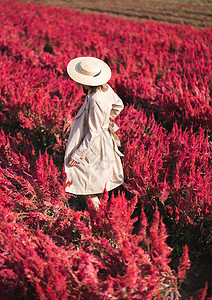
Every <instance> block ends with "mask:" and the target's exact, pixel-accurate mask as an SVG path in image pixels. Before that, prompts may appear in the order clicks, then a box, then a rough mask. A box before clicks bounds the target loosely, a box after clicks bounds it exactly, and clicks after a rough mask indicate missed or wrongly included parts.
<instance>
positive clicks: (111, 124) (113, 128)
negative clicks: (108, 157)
mask: <svg viewBox="0 0 212 300" xmlns="http://www.w3.org/2000/svg"><path fill="white" fill-rule="evenodd" d="M102 129H103V130H108V131H109V132H110V134H111V135H112V136H113V138H114V140H115V142H116V145H117V146H118V147H120V146H121V142H120V139H119V137H118V135H117V134H116V133H115V131H117V130H118V129H119V127H118V126H117V125H116V123H115V122H109V123H107V124H105V125H103V126H102Z"/></svg>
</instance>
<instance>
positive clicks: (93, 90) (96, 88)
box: [89, 83, 108, 94]
mask: <svg viewBox="0 0 212 300" xmlns="http://www.w3.org/2000/svg"><path fill="white" fill-rule="evenodd" d="M107 90H108V85H107V84H106V83H105V84H102V85H98V86H90V89H89V93H91V94H93V93H96V92H97V91H102V92H106V91H107Z"/></svg>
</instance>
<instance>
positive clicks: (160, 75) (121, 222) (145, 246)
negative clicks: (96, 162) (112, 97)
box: [0, 1, 212, 299]
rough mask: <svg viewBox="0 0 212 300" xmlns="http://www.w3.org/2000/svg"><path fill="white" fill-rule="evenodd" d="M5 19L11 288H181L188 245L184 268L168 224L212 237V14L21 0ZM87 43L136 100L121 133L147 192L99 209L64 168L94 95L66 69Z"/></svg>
mask: <svg viewBox="0 0 212 300" xmlns="http://www.w3.org/2000/svg"><path fill="white" fill-rule="evenodd" d="M0 23H1V26H0V57H1V59H0V126H1V129H3V130H2V131H1V136H0V183H1V191H0V196H1V198H0V199H1V200H0V205H1V211H2V214H1V225H0V232H1V237H0V243H1V258H0V267H1V270H0V289H1V291H2V297H3V299H8V298H10V299H17V297H19V298H24V297H25V298H28V299H29V298H32V297H35V298H36V297H37V298H39V299H58V298H59V299H67V298H70V297H71V298H72V299H111V298H113V299H120V298H122V299H152V298H153V297H157V298H158V299H159V298H162V299H163V298H164V297H165V298H166V299H168V297H169V298H170V299H173V297H174V299H177V298H178V297H180V295H179V285H180V284H181V282H182V281H183V280H184V279H185V277H186V269H187V268H188V267H189V259H188V248H187V247H185V248H184V252H183V257H182V259H181V261H180V265H179V268H178V271H177V273H175V272H174V271H173V270H172V269H171V267H170V263H171V261H170V254H171V249H170V247H169V246H168V244H167V241H166V238H167V236H168V235H169V237H168V238H169V245H172V246H175V243H176V240H175V238H176V236H177V234H179V232H180V233H183V230H184V231H186V232H187V240H186V243H188V244H189V245H191V246H192V245H193V244H195V245H194V247H196V246H197V248H198V247H200V246H201V247H202V248H204V249H206V250H207V246H208V244H209V242H210V235H209V234H210V232H211V219H212V216H211V211H212V203H211V199H212V197H211V194H212V191H211V190H212V187H211V176H212V169H211V136H210V134H211V128H212V117H211V116H212V111H211V90H212V77H211V74H212V73H211V65H212V64H211V52H212V48H211V30H210V28H209V29H203V28H201V29H197V28H196V29H195V28H192V27H190V26H189V27H188V26H185V25H170V24H162V23H156V22H143V23H138V22H134V21H126V20H123V19H120V18H116V19H113V18H111V17H108V16H105V15H104V16H103V15H102V16H98V15H93V16H92V18H91V17H90V16H89V15H85V14H81V13H79V12H76V11H70V10H68V9H65V8H57V7H48V6H38V5H34V4H29V3H28V4H24V3H20V2H15V1H2V2H1V3H0ZM77 56H95V57H99V58H100V59H103V60H104V61H105V62H107V63H108V64H109V65H110V67H111V69H112V73H113V76H112V79H111V81H110V84H111V86H112V87H113V88H114V89H115V91H116V92H117V93H118V94H119V96H120V97H121V98H122V99H123V101H124V103H125V109H124V110H123V112H122V113H121V115H120V117H119V119H118V120H117V123H118V124H119V125H120V131H119V133H118V134H119V136H120V139H121V143H122V149H121V150H122V151H123V152H124V155H125V156H124V158H123V166H124V173H125V190H126V189H127V190H128V191H130V192H131V193H132V194H135V195H136V197H131V198H132V199H131V200H127V199H126V198H125V196H124V195H120V194H119V195H118V196H117V197H112V198H111V199H110V201H107V195H106V194H105V196H104V200H103V201H102V205H101V207H100V211H99V213H98V214H96V212H95V210H93V209H92V206H91V205H88V208H87V209H86V210H85V212H84V213H82V212H76V211H75V210H72V209H70V208H69V207H68V206H69V205H68V201H69V199H68V197H69V195H66V194H65V180H64V179H65V175H64V174H62V169H63V156H64V150H65V145H66V142H67V138H68V133H69V131H70V128H71V124H72V120H73V118H74V116H75V114H76V112H77V111H78V109H79V107H80V105H81V104H82V102H83V101H84V95H83V94H82V93H81V92H79V91H78V90H77V89H76V86H75V85H74V83H73V82H71V81H70V78H69V77H68V75H67V72H66V65H67V63H68V61H69V60H70V59H72V58H74V57H77ZM76 201H77V200H76ZM139 209H140V211H139ZM133 211H134V213H133ZM137 211H138V212H137ZM132 213H133V215H134V216H136V218H135V219H134V220H132V219H131V216H132ZM162 217H163V219H164V223H165V224H166V225H167V229H168V234H167V233H166V229H165V226H164V223H163V220H162ZM135 224H136V225H135ZM134 229H136V230H134ZM132 232H136V234H133V233H132ZM182 241H183V244H184V242H185V237H184V236H183V239H182V240H181V242H182ZM194 241H195V243H194ZM191 242H192V243H191ZM181 248H182V247H181ZM181 251H182V249H181ZM205 291H206V288H205V289H204V290H203V292H202V294H201V295H203V296H204V295H205V293H206V292H205ZM201 295H200V297H203V296H201Z"/></svg>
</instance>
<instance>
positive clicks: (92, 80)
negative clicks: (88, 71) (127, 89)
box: [67, 57, 111, 86]
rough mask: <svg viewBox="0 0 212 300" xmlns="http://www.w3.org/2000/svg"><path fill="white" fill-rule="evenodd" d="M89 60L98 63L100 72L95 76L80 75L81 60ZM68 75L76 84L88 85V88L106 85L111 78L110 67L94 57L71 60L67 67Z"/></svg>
mask: <svg viewBox="0 0 212 300" xmlns="http://www.w3.org/2000/svg"><path fill="white" fill-rule="evenodd" d="M85 58H88V59H89V58H90V59H92V60H93V61H94V63H95V61H96V62H97V63H98V66H99V67H100V70H101V72H100V73H99V74H97V75H95V76H88V75H84V74H82V72H81V70H80V63H81V61H82V60H83V59H85ZM67 72H68V75H69V76H70V77H71V78H72V79H73V80H74V81H76V82H78V83H81V84H84V85H88V86H99V85H102V84H105V83H107V82H108V81H109V80H110V78H111V69H110V67H109V66H108V65H107V64H106V63H105V62H104V61H102V60H100V59H98V58H94V57H77V58H74V59H72V60H71V61H70V62H69V63H68V66H67Z"/></svg>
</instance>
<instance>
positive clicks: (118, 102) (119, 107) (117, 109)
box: [110, 91, 124, 120]
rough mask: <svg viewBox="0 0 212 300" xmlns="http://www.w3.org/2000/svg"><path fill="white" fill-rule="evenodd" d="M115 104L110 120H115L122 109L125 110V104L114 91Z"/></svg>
mask: <svg viewBox="0 0 212 300" xmlns="http://www.w3.org/2000/svg"><path fill="white" fill-rule="evenodd" d="M112 94H113V99H114V103H113V104H112V109H111V111H110V119H111V120H113V119H114V118H115V117H117V116H118V115H119V114H120V112H121V111H122V109H123V108H124V104H123V102H122V100H121V99H120V98H119V96H118V95H117V94H116V93H115V92H114V91H112Z"/></svg>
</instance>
